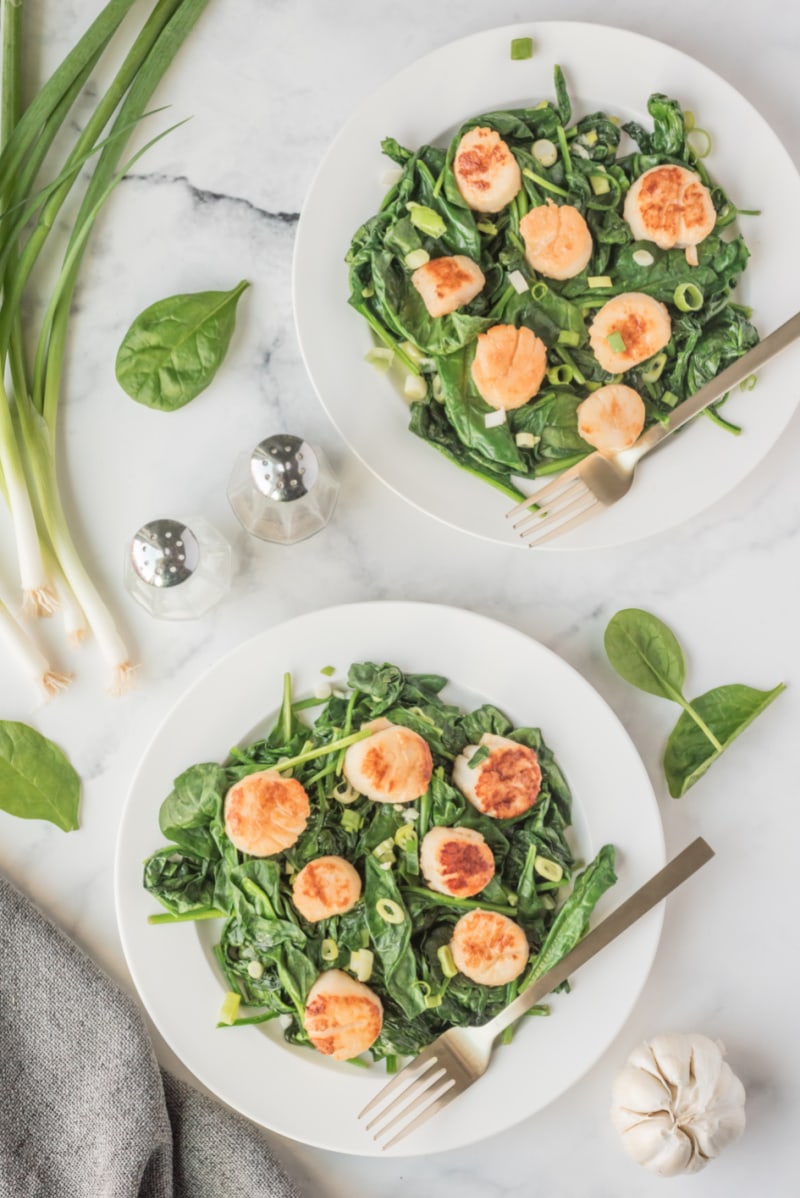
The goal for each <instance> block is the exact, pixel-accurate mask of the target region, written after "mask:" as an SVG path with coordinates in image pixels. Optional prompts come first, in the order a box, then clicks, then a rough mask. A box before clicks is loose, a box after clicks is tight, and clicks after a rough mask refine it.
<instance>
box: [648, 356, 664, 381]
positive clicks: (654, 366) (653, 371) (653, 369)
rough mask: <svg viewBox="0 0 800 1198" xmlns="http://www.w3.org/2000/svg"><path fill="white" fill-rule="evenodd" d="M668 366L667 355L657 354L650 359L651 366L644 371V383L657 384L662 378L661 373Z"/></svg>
mask: <svg viewBox="0 0 800 1198" xmlns="http://www.w3.org/2000/svg"><path fill="white" fill-rule="evenodd" d="M666 364H667V355H666V354H656V356H655V357H654V358H651V359H650V362H649V364H648V365H647V366H646V367H645V368H644V370H643V371H642V381H643V382H645V383H656V382H658V380H659V379H660V378H661V373H662V371H663V369H664V367H665V366H666Z"/></svg>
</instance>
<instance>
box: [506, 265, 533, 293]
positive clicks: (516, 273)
mask: <svg viewBox="0 0 800 1198" xmlns="http://www.w3.org/2000/svg"><path fill="white" fill-rule="evenodd" d="M508 281H509V283H510V284H511V286H512V287H513V288H514V290H515V291H516V293H517V295H524V294H525V292H526V291H527V290H528V280H527V279H526V278H525V276H524V274H523V273H522V271H521V270H512V272H511V274H510V275H509V276H508Z"/></svg>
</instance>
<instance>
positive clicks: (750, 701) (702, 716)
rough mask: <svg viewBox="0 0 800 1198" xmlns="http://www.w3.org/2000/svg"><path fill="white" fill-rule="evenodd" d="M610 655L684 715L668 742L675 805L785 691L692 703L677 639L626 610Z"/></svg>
mask: <svg viewBox="0 0 800 1198" xmlns="http://www.w3.org/2000/svg"><path fill="white" fill-rule="evenodd" d="M604 639H605V649H606V653H607V655H608V659H609V661H610V662H611V664H612V666H613V667H614V669H615V670H616V671H617V673H618V674H620V675H621V676H622V677H623V678H624V679H625V681H626V682H630V683H631V685H632V686H636V687H638V688H639V690H643V691H647V692H648V694H651V695H658V696H660V697H661V698H664V699H671V700H672V701H673V702H675V703H678V704H679V705H680V706H681V707H682V708H683V712H682V714H681V716H680V718H679V719H678V722H677V724H676V725H675V728H674V729H673V731H672V733H671V734H670V737H669V739H668V741H667V745H666V749H665V751H664V758H663V766H664V774H665V776H666V780H667V785H668V787H669V793H670V794H671V795H672V797H673V798H674V799H678V798H681V797H682V796H683V795H685V794H686V791H687V790H688V789H689V788H690V787H691V786H693V785H694V784H695V782H697V780H698V779H699V778H701V777H702V776H703V774H704V773H705V772H706V770H707V769H708V768H709V766H711V765H713V763H714V762H715V761H716V759H717V758H718V757H719V756H720V754H721V753H723V752H724V751H725V749H727V747H728V745H730V744H731V742H732V741H734V740H735V739H736V737H737V736H740V735H741V733H742V732H744V730H745V728H746V727H747V726H748V725H749V724H751V723H752V722H753V720H754V719H755V718H756V716H758V715H760V714H761V712H762V711H764V709H765V708H766V707H768V706H769V704H770V703H772V702H773V700H774V699H776V698H777V697H778V695H779V694H780V693H781V691H783V690H785V689H786V687H785V685H784V683H782V682H781V683H779V684H778V685H777V686H776V687H773V689H772V690H769V691H761V690H756V689H754V688H753V687H750V686H742V685H740V684H738V683H734V684H732V685H729V686H720V687H716V688H715V689H714V690H711V691H708V692H706V694H704V695H700V696H699V698H697V699H693V700H692V701H691V702H690V701H689V700H688V699H686V698H685V697H684V694H683V687H684V683H685V680H686V661H685V659H684V656H683V650H682V649H681V647H680V644H679V643H678V640H677V638H676V636H675V634H674V633H673V632H672V631H671V630H670V629H669V628H668V627H667V626H666V624H664V623H663V621H661V620H659V619H658V617H657V616H654V615H652V614H651V613H650V612H646V611H642V610H641V609H640V608H633V607H631V608H625V609H624V610H623V611H619V612H617V614H616V615H615V616H612V618H611V620H610V621H609V623H608V626H607V628H606V631H605V638H604Z"/></svg>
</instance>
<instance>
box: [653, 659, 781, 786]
mask: <svg viewBox="0 0 800 1198" xmlns="http://www.w3.org/2000/svg"><path fill="white" fill-rule="evenodd" d="M785 689H786V687H785V685H784V684H783V683H782V682H781V683H779V684H778V686H776V687H773V689H772V690H771V691H760V690H755V689H754V688H753V687H751V686H741V685H738V684H733V685H731V686H718V687H716V688H715V689H714V690H711V691H707V692H706V694H704V695H700V696H699V698H697V699H693V700H692V703H691V706H692V709H693V710H694V711H695V712H696V713H697V714H698V715H699V716H700V717H701V719H702V720H703V722H704V724H706V725H707V727H708V728H710V729H711V731H712V732H713V733H714V735H715V736H716V738H717V740H718V741H719V743H720V745H721V746H722V747H721V748H719V749H717V748H715V746H714V745H713V744H712V743H711V741H710V740H709V739H708V737H707V736H706V734H705V733H704V732H703V731H702V729H701V728H700V727H699V726H698V724H697V722H696V721H695V720H694V719H693V718H692V716H691V715H690V714H689V713H688V712H684V713H683V714H682V715H681V716H680V718H679V719H678V722H677V724H676V725H675V727H674V729H673V730H672V733H671V734H670V737H669V740H668V741H667V747H666V749H665V750H664V773H665V775H666V778H667V785H668V786H669V793H670V794H671V795H672V797H673V799H679V798H682V796H683V795H685V794H686V791H687V790H688V789H689V787H690V786H694V784H695V782H696V781H697V780H698V778H701V777H702V775H703V774H704V773H705V772H706V770H707V769H708V768H709V766H711V765H713V763H714V762H715V761H716V759H717V758H718V757H719V755H720V753H722V752H723V751H724V750H725V749H727V747H728V745H729V744H730V743H731V741H733V740H735V739H736V737H737V736H739V735H741V733H742V732H744V730H745V728H746V727H747V726H748V724H752V722H753V720H754V719H755V718H756V716H759V715H761V712H762V711H763V710H764V709H765V708H766V707H768V706H769V705H770V703H772V702H773V701H774V700H775V699H777V697H778V695H779V694H780V693H781V691H783V690H785Z"/></svg>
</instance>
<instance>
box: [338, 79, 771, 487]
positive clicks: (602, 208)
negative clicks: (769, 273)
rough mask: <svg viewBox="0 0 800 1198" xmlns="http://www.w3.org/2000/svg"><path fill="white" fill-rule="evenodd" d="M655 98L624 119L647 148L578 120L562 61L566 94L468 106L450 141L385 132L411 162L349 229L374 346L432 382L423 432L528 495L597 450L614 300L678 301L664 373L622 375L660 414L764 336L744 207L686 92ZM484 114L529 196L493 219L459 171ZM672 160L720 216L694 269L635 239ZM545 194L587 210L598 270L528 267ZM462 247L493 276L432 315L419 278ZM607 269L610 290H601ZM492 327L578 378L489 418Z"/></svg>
mask: <svg viewBox="0 0 800 1198" xmlns="http://www.w3.org/2000/svg"><path fill="white" fill-rule="evenodd" d="M647 107H648V112H649V114H650V117H651V118H652V121H653V127H652V129H651V130H647V129H645V128H643V127H642V126H641V125H639V124H638V123H635V122H631V123H628V124H626V125H625V126H624V131H625V132H626V133H627V134H628V135H629V136H630V137H631V138H632V139H633V141H635V142H636V143H637V148H636V149H635V150H633V151H632V152H627V153H624V154H622V155H620V154H619V147H620V135H621V131H620V129H619V127H618V126H617V124H616V123H615V122H614V121H613V120H612V119H611V118H610V117H609V116H608V115H607V114H606V113H604V112H594V113H590V114H589V115H587V116H584V117H581V118H580V119H579V120H577V121H575V122H574V123H572V124H570V121H571V119H572V111H571V103H570V99H569V94H568V91H567V87H566V83H565V80H564V76H563V73H562V71H561V70H560V68H558V67H556V68H555V100H553V101H545V102H544V103H543V104H541V105H537V106H536V107H531V108H521V109H513V110H507V111H498V112H490V113H484V114H482V115H480V116H475V117H471V118H470V119H469V120H467V121H465V122H464V123H463V124H462V125H461V127H460V128H459V129H458V130H457V131H456V133H455V134H454V136H453V138H452V139H451V141H450V143H449V144H448V146H447V147H446V148H444V149H442V148H439V147H436V146H429V145H424V146H421V147H420V148H419V149H417V150H413V151H412V150H410V149H406V148H405V147H403V146H401V145H399V143H398V142H397V141H396V140H394V139H393V138H387V139H386V140H385V141H384V142H383V143H382V148H383V151H384V153H385V154H386V155H387V156H388V157H389V158H391V159H392V161H394V162H395V163H397V164H398V166H400V167H401V168H402V172H403V173H402V177H401V178H400V179H399V181H398V182H396V183H394V184H393V186H392V187H391V188H390V190H389V191H388V192H387V194H386V196H385V198H384V200H383V203H382V205H381V208H380V211H379V212H377V213H376V214H375V215H374V216H373V217H371V218H370V219H369V220H368V221H366V222H365V223H364V224H363V225H362V226H361V227H360V228H359V229H358V230H357V231H356V233H355V235H354V237H353V239H352V242H351V245H350V248H349V251H348V253H347V263H348V266H349V272H350V273H349V281H350V296H349V302H350V303H351V304H352V306H353V307H354V308H355V309H356V310H357V311H358V312H359V313H361V315H362V316H363V317H364V318H365V319H366V320H367V321H368V323H369V325H370V327H371V328H372V330H373V333H374V334H375V336H376V338H377V339H378V341H379V342H380V343H381V344H382V345H385V346H388V347H390V348H392V349H393V350H394V352H395V355H396V360H397V362H399V363H401V364H402V366H403V367H404V368H405V369H406V370H408V371H411V372H413V373H416V374H420V373H421V374H422V376H423V378H424V380H425V382H426V384H427V394H426V397H425V398H424V399H423V400H418V401H416V402H414V403H413V404H412V405H411V410H410V419H409V428H410V430H411V432H413V433H414V434H415V435H416V436H418V437H420V438H422V440H424V441H426V442H427V443H428V444H430V445H432V446H433V447H434V448H435V449H437V450H438V451H439V452H440V453H441V454H443V455H444V456H445V457H447V458H448V459H449V460H450V461H452V462H454V463H456V464H457V465H458V466H460V467H461V468H462V469H463V470H466V471H468V472H469V473H471V474H474V475H476V476H477V477H479V478H481V479H482V480H483V481H485V482H488V483H490V484H491V485H492V486H494V487H497V488H498V489H500V490H502V491H503V492H505V493H507V494H509V495H513V496H518V495H520V494H521V492H520V491H519V487H518V481H519V480H521V479H530V478H534V477H536V476H538V475H542V474H548V473H553V472H555V471H559V470H561V469H565V468H566V467H568V466H570V465H573V464H575V463H576V462H578V461H580V460H581V459H582V458H583V457H585V456H586V455H587V454H589V453H591V452H592V447H591V446H589V445H587V443H586V442H585V441H583V439H582V438H581V437H580V436H579V435H578V430H577V420H576V416H575V412H576V408H577V406H578V404H579V403H580V402H581V401H582V400H583V399H585V398H586V395H587V394H588V392H589V391H590V390H591V389H594V388H596V387H599V386H602V385H603V384H605V383H608V382H611V381H616V376H611V375H609V374H607V373H606V372H605V371H603V370H602V369H601V368H600V365H599V363H598V362H597V360H596V358H595V356H594V354H593V353H592V352H591V351H590V350H589V349H588V348H587V343H588V333H587V330H588V326H589V324H590V323H591V321H592V319H593V316H594V313H595V311H596V310H597V308H598V307H600V306H601V305H602V304H603V303H605V301H606V300H608V299H610V298H611V297H612V296H614V295H619V294H621V293H622V292H627V291H641V292H645V293H646V294H648V295H651V296H653V297H654V298H656V299H658V300H660V301H661V302H662V303H664V304H666V305H667V306H668V308H669V311H670V316H671V319H672V338H671V340H670V342H669V344H668V345H667V347H666V349H665V350H664V357H665V360H664V363H663V365H662V367H661V369H660V373H658V371H656V372H655V373H656V375H657V377H655V378H653V363H654V359H650V360H648V361H647V362H644V363H642V364H641V365H640V366H638V367H636V368H634V369H632V370H630V371H628V372H627V373H626V375H625V381H626V383H628V384H629V385H630V386H631V387H633V388H634V389H635V390H637V391H638V392H639V393H640V395H641V396H642V399H643V400H644V403H645V409H646V417H647V424H648V425H650V424H653V423H654V422H656V421H659V420H661V421H663V420H665V419H666V418H667V416H668V414H669V412H670V411H671V409H672V407H673V406H674V405H675V403H677V402H679V401H681V400H683V399H686V398H688V397H689V396H690V395H692V394H693V393H694V392H695V391H697V390H698V389H699V388H700V387H701V386H702V385H703V384H704V383H705V382H707V381H708V380H709V379H711V378H713V377H715V376H716V375H717V374H719V372H720V371H721V370H722V369H724V367H725V366H727V365H728V364H729V363H730V362H732V361H733V360H735V359H736V358H738V357H741V355H742V354H744V353H746V352H747V350H748V349H750V348H752V346H753V345H755V344H756V342H757V341H758V334H757V332H756V330H755V328H754V327H753V325H752V324H751V323H750V321H749V319H748V316H747V315H746V314H745V310H743V309H741V308H740V307H737V306H736V305H735V304H732V303H731V293H732V291H733V289H734V287H735V286H736V284H737V281H738V279H739V277H740V276H741V274H742V272H743V271H744V270H745V268H746V266H747V260H748V257H749V252H748V249H747V246H746V244H745V242H744V239H743V238H742V237H741V236H740V235H735V236H732V235H731V230H730V227H729V226H730V224H731V222H732V220H733V219H735V216H736V214H737V211H738V210H737V209H736V207H735V205H733V204H732V203H731V201H730V200H729V199H728V196H727V195H726V193H725V192H724V190H723V189H722V188H721V187H719V186H716V185H712V183H711V181H710V179H709V177H708V173H707V171H706V168H705V165H704V163H703V161H702V159H700V158H699V157H698V156H697V154H696V152H695V151H694V149H693V148H692V145H691V144H690V142H689V140H688V138H687V128H686V123H685V120H684V114H683V112H682V111H681V108H680V105H679V104H678V102H677V101H676V100H675V99H672V98H670V97H668V96H665V95H662V94H660V93H654V94H653V95H651V96H650V99H649V101H648V105H647ZM478 125H481V126H484V127H488V128H490V129H494V130H495V131H496V132H497V133H498V134H499V135H500V136H501V137H502V138H503V139H504V140H505V142H506V144H507V145H508V146H509V148H510V150H511V152H512V153H513V154H514V156H515V158H516V159H517V162H518V164H519V166H520V169H521V171H522V174H523V179H522V182H523V187H522V190H521V191H520V193H519V194H518V195H517V196H516V197H515V199H514V200H513V201H512V203H511V204H509V205H507V206H506V207H505V208H504V209H503V210H502V211H501V212H499V213H496V214H492V215H490V216H486V215H484V214H482V213H477V212H472V211H471V210H470V209H469V207H468V206H467V205H466V203H465V201H464V199H463V197H462V196H461V193H460V192H459V189H458V186H457V184H456V180H455V175H454V172H453V162H454V159H455V154H456V150H457V147H458V144H459V142H460V140H461V138H462V136H463V135H464V134H465V133H466V132H468V131H469V130H470V129H473V128H475V127H476V126H478ZM539 139H547V140H549V141H551V142H552V144H553V146H554V147H555V148H556V158H555V161H554V162H553V163H552V165H550V166H544V165H542V163H541V162H540V161H539V160H537V159H536V158H535V157H534V156H533V153H532V145H533V143H534V142H535V141H537V140H539ZM665 163H676V164H678V165H681V166H685V167H688V168H689V169H691V170H693V171H695V172H696V173H697V174H699V175H700V177H701V179H702V180H703V182H704V183H706V184H707V185H708V186H709V187H710V188H711V194H712V199H713V203H714V205H715V208H716V211H717V214H718V217H717V224H716V227H715V229H714V231H713V232H712V233H711V234H710V235H709V236H708V237H707V238H706V239H705V241H703V242H702V243H701V244H700V246H699V247H698V264H697V265H696V266H690V265H689V263H688V261H687V259H686V255H685V253H684V251H683V250H681V249H677V248H676V249H672V250H660V249H659V248H658V247H657V246H656V245H655V244H653V243H651V242H644V241H635V240H634V239H633V235H632V233H631V230H630V228H629V226H628V224H627V222H626V221H625V220H624V219H623V216H622V211H623V206H624V200H625V193H626V191H627V190H628V188H629V187H630V186H631V184H632V183H633V181H634V180H635V179H637V178H638V177H639V176H640V175H641V174H643V173H644V172H645V171H646V170H649V169H650V168H651V167H654V166H658V165H661V164H665ZM598 180H599V182H598ZM547 201H554V202H555V203H563V204H571V205H573V206H574V207H576V208H577V209H578V210H579V211H580V212H581V213H582V215H583V216H584V218H585V219H586V222H587V224H588V226H589V229H590V232H591V234H592V239H593V243H594V250H593V253H592V257H591V259H590V261H589V263H588V265H587V267H586V269H585V270H584V271H582V272H581V274H579V275H577V276H576V277H575V278H572V279H568V280H566V281H563V282H559V281H557V280H553V279H544V278H540V277H539V276H538V275H537V274H536V272H535V271H533V270H532V269H531V267H530V266H529V264H528V262H527V260H526V258H525V253H524V244H523V241H522V238H521V236H520V228H519V226H520V221H521V220H522V219H523V217H524V216H525V215H526V213H527V212H528V211H529V210H530V209H531V208H532V207H535V206H538V205H541V204H544V203H545V202H547ZM416 205H422V206H423V207H424V208H425V209H428V210H429V213H431V214H432V218H431V219H429V220H428V221H426V222H425V221H420V220H419V218H417V219H416V220H415V218H414V213H415V211H418V209H415V206H416ZM641 250H646V251H647V253H648V254H649V255H650V258H651V259H652V260H651V261H649V264H643V262H642V255H641V254H639V253H637V251H641ZM453 254H463V255H466V256H467V257H468V258H471V259H472V260H473V261H474V262H476V263H477V264H478V265H479V266H480V268H481V270H482V271H483V274H484V276H485V280H486V281H485V285H484V287H483V289H482V290H481V292H480V293H479V294H478V295H477V296H476V297H475V298H474V299H473V300H472V301H471V303H469V304H466V305H465V306H464V307H462V308H459V309H457V310H456V311H455V312H452V313H451V314H450V315H447V316H442V317H436V318H434V317H431V316H430V315H429V314H428V311H427V309H426V307H425V305H424V303H423V302H422V299H421V297H420V295H419V294H418V292H417V291H416V289H415V288H414V286H413V285H412V283H411V275H412V273H413V270H414V269H415V268H416V266H418V265H419V262H420V260H424V258H425V255H428V256H429V257H431V258H438V257H446V256H449V255H453ZM409 255H410V257H409ZM420 255H421V257H420ZM637 258H638V259H639V260H638V261H637ZM407 259H408V261H407ZM644 263H648V259H647V257H646V256H645V258H644ZM512 273H513V274H514V275H515V278H516V279H517V281H518V277H519V276H521V277H522V279H523V280H524V281H525V283H527V284H528V287H527V289H526V290H525V291H524V292H523V293H522V294H520V293H519V292H518V291H517V290H516V288H515V287H514V286H513V285H512V284H511V282H510V278H509V276H510V275H512ZM604 276H608V277H609V278H610V281H611V285H610V286H608V287H598V286H596V285H595V283H596V280H597V279H598V278H602V277H604ZM590 280H592V282H591V283H590ZM685 283H692V284H694V285H695V286H696V287H698V288H699V289H700V292H701V293H702V303H701V306H700V307H699V309H698V310H697V311H693V312H684V311H682V310H681V309H679V308H678V307H677V306H676V304H675V292H676V288H678V287H680V286H681V285H682V284H685ZM495 324H514V325H516V326H517V327H521V326H526V327H528V328H530V329H531V330H532V331H533V332H534V333H536V335H537V336H538V337H540V338H541V339H542V340H543V341H544V343H545V345H546V346H547V350H548V363H549V365H550V366H551V367H553V366H562V367H566V368H567V369H565V370H564V371H563V373H564V375H565V377H566V381H563V382H561V381H559V382H558V383H557V384H555V385H553V384H551V386H549V387H548V386H546V385H545V386H543V387H542V388H541V389H540V391H539V394H538V395H537V396H535V397H534V398H533V399H532V400H530V401H529V402H528V403H527V404H525V405H524V406H523V407H521V408H518V409H516V410H515V411H512V412H509V413H508V419H507V422H506V423H504V424H501V425H499V426H495V427H490V428H487V427H486V424H485V417H486V416H487V415H489V413H490V412H491V411H492V409H491V408H490V407H489V405H488V404H486V403H485V401H484V400H483V399H482V398H481V396H480V395H479V394H478V392H477V390H476V388H475V386H474V383H473V381H472V376H471V370H470V368H471V365H472V361H473V358H474V355H475V347H476V343H477V337H478V335H479V334H480V333H481V332H483V331H484V330H485V329H487V328H489V327H490V326H492V325H495ZM564 338H566V340H565V339H564ZM420 358H421V359H422V360H421V361H420ZM718 406H719V405H715V408H714V410H713V411H711V412H710V414H711V416H712V418H715V419H716V420H717V423H719V424H721V425H723V426H724V427H726V428H728V429H731V430H732V431H734V432H738V431H740V430H739V429H738V428H737V426H735V425H731V424H730V423H729V422H727V421H723V420H722V419H721V418H720V417H718V416H717V413H716V407H718ZM520 433H526V434H533V438H534V443H533V445H531V444H530V438H529V437H524V438H523V439H522V441H523V443H522V445H519V444H518V443H517V436H518V435H519V434H520Z"/></svg>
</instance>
